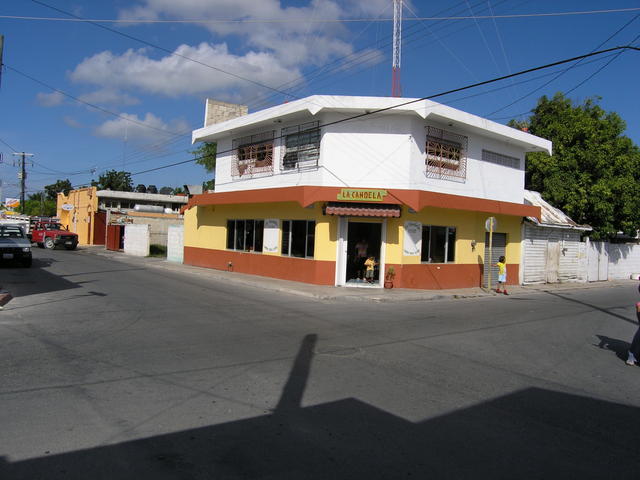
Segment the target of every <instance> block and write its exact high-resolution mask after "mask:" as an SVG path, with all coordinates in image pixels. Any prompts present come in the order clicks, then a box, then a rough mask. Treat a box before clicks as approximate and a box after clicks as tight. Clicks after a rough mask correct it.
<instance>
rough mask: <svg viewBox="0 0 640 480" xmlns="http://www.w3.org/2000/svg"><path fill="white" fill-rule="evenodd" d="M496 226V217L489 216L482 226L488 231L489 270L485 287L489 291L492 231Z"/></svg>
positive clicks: (491, 264)
mask: <svg viewBox="0 0 640 480" xmlns="http://www.w3.org/2000/svg"><path fill="white" fill-rule="evenodd" d="M497 226H498V221H497V220H496V217H489V218H487V221H486V222H484V228H485V229H486V230H487V232H489V271H488V272H487V289H488V290H489V291H491V267H492V266H493V231H494V230H495V228H496V227H497Z"/></svg>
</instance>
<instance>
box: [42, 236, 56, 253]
mask: <svg viewBox="0 0 640 480" xmlns="http://www.w3.org/2000/svg"><path fill="white" fill-rule="evenodd" d="M44 248H48V249H49V250H53V249H54V248H56V244H55V243H53V238H51V237H47V238H45V239H44Z"/></svg>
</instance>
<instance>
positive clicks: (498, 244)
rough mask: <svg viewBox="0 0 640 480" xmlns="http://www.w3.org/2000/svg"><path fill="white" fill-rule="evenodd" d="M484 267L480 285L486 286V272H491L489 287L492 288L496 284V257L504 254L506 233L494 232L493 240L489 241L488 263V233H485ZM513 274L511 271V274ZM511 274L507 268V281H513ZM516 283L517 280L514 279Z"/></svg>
mask: <svg viewBox="0 0 640 480" xmlns="http://www.w3.org/2000/svg"><path fill="white" fill-rule="evenodd" d="M484 242H485V243H484V269H483V272H484V273H483V275H482V285H483V286H484V287H485V288H486V287H487V285H488V280H489V278H488V275H487V274H488V273H489V272H491V288H494V287H496V286H497V285H498V267H494V266H493V265H495V264H496V262H497V261H498V259H499V258H500V257H501V256H502V255H504V254H505V250H506V247H507V234H506V233H494V234H493V241H492V242H491V243H492V245H491V247H492V248H491V263H492V265H489V234H488V233H485V239H484ZM507 263H509V259H508V258H507ZM511 275H513V273H512V274H511ZM513 280H514V278H513V276H510V275H509V270H508V269H507V283H510V282H513ZM516 283H517V280H516Z"/></svg>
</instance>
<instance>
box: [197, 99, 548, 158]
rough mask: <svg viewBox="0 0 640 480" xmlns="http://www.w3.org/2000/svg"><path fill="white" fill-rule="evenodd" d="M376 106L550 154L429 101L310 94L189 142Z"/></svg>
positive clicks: (518, 134)
mask: <svg viewBox="0 0 640 480" xmlns="http://www.w3.org/2000/svg"><path fill="white" fill-rule="evenodd" d="M380 109H388V110H385V111H384V112H380V113H377V114H374V115H384V114H390V113H395V114H397V113H400V112H402V113H407V114H414V115H418V116H420V117H422V118H424V119H433V120H434V121H436V122H439V123H444V124H446V125H451V124H453V125H458V126H459V127H460V128H463V129H464V130H466V131H471V132H475V133H477V134H479V135H484V136H488V137H491V138H495V139H497V140H500V141H504V142H507V143H511V144H513V145H514V146H517V147H520V148H523V149H525V151H528V152H534V151H542V152H547V153H549V154H551V147H552V144H551V142H550V141H549V140H546V139H544V138H540V137H536V136H535V135H531V134H529V133H526V132H522V131H520V130H517V129H515V128H511V127H508V126H506V125H502V124H500V123H497V122H493V121H491V120H488V119H486V118H482V117H479V116H477V115H473V114H471V113H467V112H463V111H462V110H458V109H455V108H452V107H448V106H446V105H442V104H440V103H436V102H432V101H430V100H420V99H411V98H393V97H346V96H345V97H343V96H335V95H313V96H310V97H306V98H302V99H300V100H295V101H293V102H290V103H285V104H282V105H277V106H275V107H271V108H267V109H265V110H260V111H258V112H254V113H250V114H248V115H243V116H241V117H237V118H234V119H231V120H227V121H226V122H221V123H216V124H213V125H209V126H207V127H204V128H200V129H197V130H194V131H193V133H192V141H193V143H196V142H215V141H216V140H219V139H220V138H223V137H227V136H229V135H237V134H242V133H248V132H249V131H253V130H259V129H263V128H277V125H278V124H279V123H284V122H290V121H295V120H298V119H299V120H300V121H309V116H315V115H316V114H318V113H319V112H321V111H334V112H342V113H347V114H351V115H358V114H362V113H367V112H375V111H376V110H380ZM361 118H362V117H361ZM321 126H322V125H321Z"/></svg>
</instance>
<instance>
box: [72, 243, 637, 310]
mask: <svg viewBox="0 0 640 480" xmlns="http://www.w3.org/2000/svg"><path fill="white" fill-rule="evenodd" d="M77 252H78V253H80V254H88V255H98V256H101V257H107V258H110V259H113V260H115V261H119V262H124V263H128V264H133V265H139V266H143V267H146V268H157V269H161V270H167V271H172V272H176V273H183V274H190V275H197V276H200V277H204V278H208V279H210V280H217V281H221V282H225V283H236V284H239V285H243V286H245V287H246V286H250V287H254V288H261V289H264V290H271V291H273V292H282V293H288V294H291V295H299V296H303V297H309V298H316V299H318V300H355V301H358V300H359V301H367V302H412V301H428V300H441V299H461V298H476V297H493V296H500V297H503V296H504V295H502V294H497V293H495V292H493V291H491V292H490V291H487V290H486V289H483V288H480V287H475V288H460V289H453V290H413V289H407V288H393V289H386V288H372V287H363V288H357V287H333V286H326V285H310V284H307V283H299V282H292V281H288V280H280V279H277V278H269V277H260V276H256V275H247V274H244V273H237V272H227V271H224V270H214V269H210V268H202V267H194V266H191V265H184V264H181V263H175V262H169V261H167V260H166V259H164V258H158V257H134V256H130V255H125V254H124V253H122V252H114V251H110V250H106V249H105V248H104V247H103V246H93V245H85V246H78V250H77ZM637 284H638V281H637V280H611V281H607V282H593V283H555V284H541V285H509V295H527V294H539V293H545V292H561V291H569V290H584V289H590V288H606V287H617V286H637ZM505 298H508V297H505Z"/></svg>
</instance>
